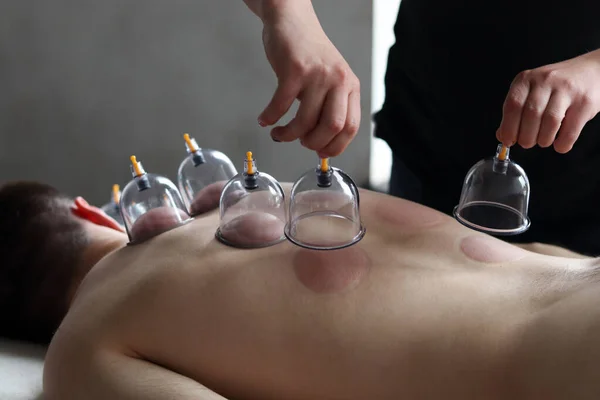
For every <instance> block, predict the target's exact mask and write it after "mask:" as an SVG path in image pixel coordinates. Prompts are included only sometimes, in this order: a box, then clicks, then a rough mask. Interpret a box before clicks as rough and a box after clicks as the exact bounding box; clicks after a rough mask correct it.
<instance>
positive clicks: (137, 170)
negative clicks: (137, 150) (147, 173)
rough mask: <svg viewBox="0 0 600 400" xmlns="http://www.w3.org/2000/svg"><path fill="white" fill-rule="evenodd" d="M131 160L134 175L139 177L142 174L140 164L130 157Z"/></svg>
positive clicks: (133, 157)
mask: <svg viewBox="0 0 600 400" xmlns="http://www.w3.org/2000/svg"><path fill="white" fill-rule="evenodd" d="M130 160H131V165H133V170H134V171H135V175H136V176H141V175H143V174H144V172H143V171H142V169H141V168H140V164H139V163H138V160H137V158H136V157H135V156H131V157H130Z"/></svg>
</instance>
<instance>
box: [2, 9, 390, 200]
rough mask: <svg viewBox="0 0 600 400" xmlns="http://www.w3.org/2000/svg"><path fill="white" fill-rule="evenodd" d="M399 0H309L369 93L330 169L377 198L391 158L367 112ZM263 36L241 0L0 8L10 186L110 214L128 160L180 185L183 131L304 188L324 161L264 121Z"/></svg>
mask: <svg viewBox="0 0 600 400" xmlns="http://www.w3.org/2000/svg"><path fill="white" fill-rule="evenodd" d="M399 2H400V0H375V1H373V2H369V1H364V0H313V4H314V7H315V9H316V11H317V14H318V16H319V18H320V21H321V23H322V25H323V27H324V29H325V32H326V33H327V34H328V36H329V38H330V39H331V40H332V42H333V43H334V44H335V45H336V46H337V48H338V49H339V50H340V52H341V53H342V54H343V55H344V57H345V58H346V60H347V61H348V62H349V64H350V66H351V67H352V68H353V70H354V71H355V73H356V74H357V75H358V77H359V79H360V81H361V88H362V95H361V97H362V110H363V116H362V123H361V128H360V132H359V135H358V136H357V138H356V139H355V140H354V141H353V143H352V144H351V145H350V147H349V148H348V149H347V151H346V152H345V153H344V154H343V155H342V156H340V157H338V158H336V159H334V160H332V163H333V165H335V166H337V167H340V168H342V169H344V170H345V171H346V172H347V173H349V174H350V175H351V176H352V177H353V178H354V179H355V181H356V183H357V184H358V185H359V186H362V187H371V188H373V189H376V190H386V188H387V180H388V179H389V168H390V164H391V155H390V153H389V149H388V148H387V145H385V143H383V142H381V141H380V140H376V139H373V137H372V130H373V126H372V122H371V114H372V113H373V112H374V111H376V110H378V109H379V107H381V103H382V102H383V76H384V74H385V63H386V61H387V51H388V49H389V47H390V45H391V44H393V30H392V29H393V23H394V20H395V18H396V13H397V9H398V5H399ZM261 28H262V27H261V23H260V21H259V20H258V18H256V17H255V16H254V15H253V14H252V13H251V12H250V11H249V10H248V9H247V8H246V6H245V5H244V3H243V2H242V1H241V0H236V1H208V0H204V1H202V0H200V1H199V0H168V1H167V0H146V1H144V2H141V1H134V0H103V1H101V2H99V1H90V0H77V1H74V0H53V1H48V0H2V1H0V184H2V183H4V182H6V181H9V180H16V179H30V180H38V181H43V182H46V183H50V184H52V185H54V186H56V187H57V188H59V189H60V190H63V191H65V192H66V193H68V194H70V195H72V196H75V195H82V196H84V197H86V198H88V200H90V201H91V202H93V203H96V204H102V203H105V202H107V201H108V200H109V195H110V190H111V186H112V184H113V183H118V184H120V185H122V186H123V185H125V184H126V183H127V182H128V181H129V180H130V178H131V175H130V171H129V156H130V155H132V154H135V155H136V156H137V157H138V160H140V161H141V162H142V163H143V164H144V167H145V169H146V170H147V171H148V172H153V173H157V174H162V175H166V176H167V177H169V178H171V179H172V180H175V179H176V173H177V168H178V166H179V163H180V162H181V160H182V159H183V157H184V156H185V147H184V143H183V140H182V134H183V133H185V132H188V133H190V135H191V136H192V137H194V138H196V140H197V142H198V143H199V145H200V146H201V147H205V148H213V149H218V150H221V151H223V152H224V153H226V154H227V155H228V156H229V157H230V158H231V159H232V160H233V162H234V163H235V164H236V167H237V168H238V169H242V165H241V161H242V160H243V157H244V154H245V152H246V151H247V150H251V151H253V152H254V154H255V157H256V160H257V163H258V167H259V169H261V170H264V171H265V172H267V173H270V174H272V175H274V176H275V177H276V178H277V179H278V180H280V181H282V182H283V181H294V180H295V179H296V178H297V177H298V176H299V175H300V174H302V173H303V172H304V171H305V170H306V169H308V168H313V167H314V166H315V165H316V163H317V161H318V160H317V157H316V155H315V154H314V153H313V152H311V151H308V150H306V149H304V148H302V147H301V146H300V144H299V143H297V142H294V143H287V144H286V143H274V142H273V141H272V140H271V139H270V136H269V132H268V130H267V129H264V128H261V127H260V126H259V125H258V123H257V117H258V115H259V113H260V112H261V111H262V109H263V108H264V107H265V106H266V105H267V103H268V101H269V100H270V98H271V96H272V94H273V91H274V89H275V87H276V79H275V75H274V74H273V72H272V70H271V67H270V65H269V64H268V62H267V60H266V57H265V55H264V50H263V47H262V41H261ZM295 110H296V108H293V110H291V111H290V113H288V116H287V117H286V119H285V120H284V122H286V121H288V120H289V118H290V116H291V113H292V112H293V111H295Z"/></svg>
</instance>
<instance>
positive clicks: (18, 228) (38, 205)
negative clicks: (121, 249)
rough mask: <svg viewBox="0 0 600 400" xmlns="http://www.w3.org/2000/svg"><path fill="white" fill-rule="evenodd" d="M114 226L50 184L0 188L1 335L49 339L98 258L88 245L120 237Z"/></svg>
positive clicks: (16, 337) (17, 183) (20, 184)
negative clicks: (79, 285) (81, 282)
mask: <svg viewBox="0 0 600 400" xmlns="http://www.w3.org/2000/svg"><path fill="white" fill-rule="evenodd" d="M103 230H106V232H104V231H103ZM119 230H120V228H119V227H118V225H117V224H116V223H115V222H114V221H113V220H112V219H110V217H108V216H106V215H105V214H104V213H103V212H102V211H100V210H99V209H97V208H95V207H92V206H89V205H88V204H87V202H85V201H84V200H83V199H81V198H77V199H75V200H73V199H71V198H69V197H67V196H65V195H64V194H61V193H60V192H59V191H57V190H56V189H54V188H53V187H51V186H48V185H44V184H40V183H33V182H16V183H11V184H7V185H5V186H4V187H2V188H0V335H1V336H4V337H8V338H13V339H19V340H28V341H32V342H37V343H48V342H49V341H50V339H51V337H52V335H53V333H54V332H55V330H56V329H57V328H58V326H59V324H60V322H61V321H62V319H63V317H64V316H65V314H66V312H67V310H68V308H69V304H70V301H71V299H72V296H73V294H74V292H75V289H76V288H77V285H78V284H79V282H80V281H81V279H83V277H84V276H85V274H86V273H87V272H88V271H89V269H90V268H91V267H92V266H93V264H94V263H95V262H97V261H98V260H99V259H100V258H101V254H99V253H98V252H97V251H96V252H94V251H90V250H91V249H93V248H94V247H95V245H96V247H97V244H98V241H99V240H103V239H107V238H111V235H113V236H112V239H116V238H118V237H117V236H114V234H113V233H111V232H114V233H116V234H118V235H121V236H124V235H123V234H122V233H121V232H117V231H119ZM125 239H126V237H125ZM114 243H115V245H116V240H114ZM113 248H114V246H113ZM102 249H103V250H101V251H104V252H106V251H109V248H108V247H107V246H104V247H102Z"/></svg>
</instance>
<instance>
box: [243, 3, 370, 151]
mask: <svg viewBox="0 0 600 400" xmlns="http://www.w3.org/2000/svg"><path fill="white" fill-rule="evenodd" d="M244 2H245V3H246V5H247V6H248V8H250V10H252V12H253V13H254V14H256V15H257V16H258V17H259V18H260V19H261V21H262V23H263V35H262V36H263V44H264V48H265V53H266V55H267V60H268V61H269V63H270V64H271V67H272V68H273V71H274V72H275V75H276V76H277V81H278V82H277V89H276V90H275V93H274V94H273V98H272V99H271V101H270V103H269V104H268V105H267V107H266V108H265V109H264V110H263V112H262V113H261V114H260V116H259V117H258V123H259V124H260V125H261V126H263V127H267V126H273V125H275V124H277V123H278V121H279V120H280V119H281V118H282V117H283V116H284V115H285V114H286V113H287V112H288V110H289V109H290V107H291V106H292V104H293V103H294V101H295V100H296V99H298V100H300V107H299V108H298V112H297V113H296V116H295V117H294V118H293V119H292V120H291V121H290V122H289V123H288V124H287V125H284V126H276V127H274V128H273V129H272V130H271V137H272V139H273V140H274V141H276V142H292V141H295V140H297V139H298V140H299V141H300V143H301V144H302V145H303V146H304V147H306V148H308V149H311V150H314V151H316V152H317V153H318V154H319V156H321V157H335V156H337V155H339V154H341V153H342V152H343V151H344V149H345V148H346V147H347V146H348V144H350V142H351V141H352V139H354V136H356V133H357V132H358V128H359V125H360V120H361V105H360V82H359V81H358V78H357V77H356V75H355V74H354V72H352V69H351V68H350V66H349V65H348V63H347V62H346V60H344V57H342V55H341V54H340V53H339V51H338V50H337V49H336V48H335V46H334V45H333V43H331V41H330V40H329V38H328V37H327V35H326V34H325V32H324V30H323V28H322V27H321V24H320V22H319V20H318V18H317V15H316V13H315V10H314V8H313V6H312V2H311V1H310V0H244Z"/></svg>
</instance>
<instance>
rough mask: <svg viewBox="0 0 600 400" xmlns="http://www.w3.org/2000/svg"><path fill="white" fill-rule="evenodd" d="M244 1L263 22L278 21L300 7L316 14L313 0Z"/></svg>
mask: <svg viewBox="0 0 600 400" xmlns="http://www.w3.org/2000/svg"><path fill="white" fill-rule="evenodd" d="M244 3H246V5H247V6H248V8H249V9H250V10H251V11H252V12H253V13H254V14H256V16H257V17H258V18H260V19H261V21H263V23H268V22H274V21H277V20H278V19H280V18H282V17H285V16H286V15H289V14H290V13H292V12H293V11H292V10H294V9H298V8H301V9H303V10H305V11H308V12H309V13H311V14H314V10H313V7H312V2H311V0H244Z"/></svg>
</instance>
